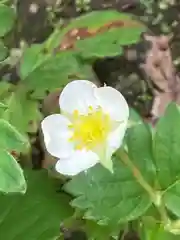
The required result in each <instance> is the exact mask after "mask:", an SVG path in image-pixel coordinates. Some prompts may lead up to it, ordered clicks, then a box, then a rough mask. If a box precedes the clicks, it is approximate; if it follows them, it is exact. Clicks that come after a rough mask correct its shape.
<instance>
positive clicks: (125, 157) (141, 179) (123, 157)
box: [118, 150, 157, 205]
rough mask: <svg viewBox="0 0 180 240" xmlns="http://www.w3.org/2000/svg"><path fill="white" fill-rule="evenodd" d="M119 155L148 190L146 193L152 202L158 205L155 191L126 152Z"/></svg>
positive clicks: (120, 152)
mask: <svg viewBox="0 0 180 240" xmlns="http://www.w3.org/2000/svg"><path fill="white" fill-rule="evenodd" d="M118 155H119V156H120V159H121V161H122V162H123V163H124V164H125V165H126V166H128V167H129V168H130V170H131V171H132V173H133V175H134V177H135V178H136V180H137V181H138V183H139V184H140V185H141V186H142V187H143V188H144V189H145V190H146V192H147V193H148V194H149V195H150V197H151V199H152V201H153V202H154V203H155V205H156V198H157V197H156V195H155V193H154V189H153V188H152V187H151V186H150V185H149V184H148V183H147V182H146V180H145V179H144V178H143V176H142V174H141V172H140V171H139V169H138V168H137V167H136V166H135V165H134V164H133V163H132V161H131V160H130V159H129V157H128V155H127V153H126V152H125V151H121V150H120V151H119V152H118Z"/></svg>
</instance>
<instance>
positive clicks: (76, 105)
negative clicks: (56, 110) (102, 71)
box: [59, 80, 97, 114]
mask: <svg viewBox="0 0 180 240" xmlns="http://www.w3.org/2000/svg"><path fill="white" fill-rule="evenodd" d="M95 88H97V86H96V85H95V84H94V83H92V82H90V81H87V80H75V81H72V82H70V83H68V84H67V85H66V86H65V88H64V89H63V91H62V93H61V95H60V98H59V104H60V109H61V110H62V112H65V113H69V114H72V113H73V111H74V110H78V111H79V113H81V114H87V112H88V107H89V106H92V107H95V106H96V99H95V97H94V89H95Z"/></svg>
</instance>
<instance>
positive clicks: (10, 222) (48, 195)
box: [0, 171, 72, 240]
mask: <svg viewBox="0 0 180 240" xmlns="http://www.w3.org/2000/svg"><path fill="white" fill-rule="evenodd" d="M25 176H26V179H27V184H28V188H27V192H26V194H25V195H23V196H21V195H20V196H18V195H17V196H9V197H8V196H0V212H1V217H0V223H1V224H0V233H1V238H2V239H6V240H12V239H13V240H20V239H21V240H33V239H34V240H35V239H38V240H50V239H57V236H59V233H60V224H61V223H62V221H63V220H64V219H66V218H67V217H70V216H71V215H72V209H71V208H70V206H69V204H68V202H69V198H68V197H67V196H66V195H65V194H63V193H58V192H57V191H56V190H57V189H56V188H55V185H54V184H55V183H54V181H53V180H52V179H50V178H48V175H47V173H46V172H44V171H28V172H27V171H25Z"/></svg>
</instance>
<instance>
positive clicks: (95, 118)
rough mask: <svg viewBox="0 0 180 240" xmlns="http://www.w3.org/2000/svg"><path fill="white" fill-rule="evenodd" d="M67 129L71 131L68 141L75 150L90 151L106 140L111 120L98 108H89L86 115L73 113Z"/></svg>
mask: <svg viewBox="0 0 180 240" xmlns="http://www.w3.org/2000/svg"><path fill="white" fill-rule="evenodd" d="M69 128H70V129H71V130H72V131H73V135H72V137H71V138H70V139H69V140H70V141H73V142H74V143H75V148H76V149H79V150H81V149H83V148H86V149H88V150H90V149H91V150H92V149H93V148H95V147H96V146H97V145H99V144H100V143H103V142H104V141H105V140H106V138H107V135H108V133H109V132H110V130H111V119H110V116H109V114H106V113H104V112H103V111H102V109H101V108H100V107H99V108H97V109H93V107H91V106H90V107H89V111H88V114H87V115H80V114H79V112H78V111H77V110H75V111H74V112H73V116H72V124H71V125H69Z"/></svg>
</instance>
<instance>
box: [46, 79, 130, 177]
mask: <svg viewBox="0 0 180 240" xmlns="http://www.w3.org/2000/svg"><path fill="white" fill-rule="evenodd" d="M59 104H60V110H61V114H53V115H50V116H48V117H46V118H45V119H44V120H43V121H42V131H43V134H44V141H45V145H46V148H47V150H48V152H49V153H50V154H51V155H53V156H55V157H57V158H58V159H59V160H58V162H57V163H56V170H57V171H58V172H59V173H61V174H64V175H72V176H73V175H76V174H78V173H80V172H82V171H85V170H86V169H88V168H90V167H92V166H94V165H95V164H97V163H98V162H100V163H101V164H102V165H103V166H104V167H106V168H108V169H109V170H110V171H112V160H111V156H112V154H113V153H114V152H115V151H116V150H117V149H118V148H119V147H120V146H121V144H122V141H123V137H124V135H125V131H126V128H127V122H128V117H129V108H128V104H127V102H126V100H125V99H124V97H123V96H122V94H121V93H120V92H118V91H117V90H116V89H114V88H112V87H107V86H104V87H100V88H98V87H97V86H96V85H95V84H93V83H92V82H89V81H86V80H75V81H73V82H71V83H69V84H67V85H66V87H65V88H64V89H63V91H62V93H61V95H60V98H59Z"/></svg>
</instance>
